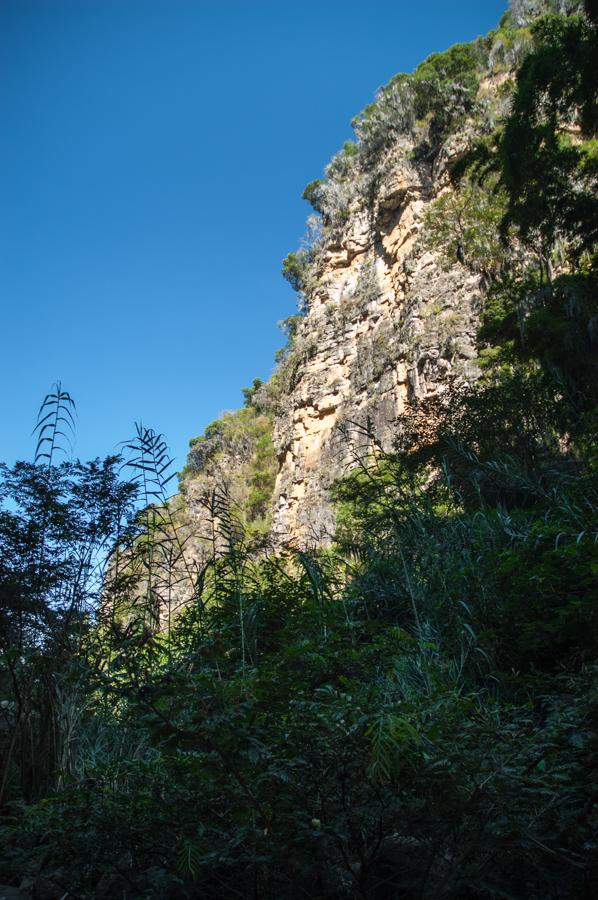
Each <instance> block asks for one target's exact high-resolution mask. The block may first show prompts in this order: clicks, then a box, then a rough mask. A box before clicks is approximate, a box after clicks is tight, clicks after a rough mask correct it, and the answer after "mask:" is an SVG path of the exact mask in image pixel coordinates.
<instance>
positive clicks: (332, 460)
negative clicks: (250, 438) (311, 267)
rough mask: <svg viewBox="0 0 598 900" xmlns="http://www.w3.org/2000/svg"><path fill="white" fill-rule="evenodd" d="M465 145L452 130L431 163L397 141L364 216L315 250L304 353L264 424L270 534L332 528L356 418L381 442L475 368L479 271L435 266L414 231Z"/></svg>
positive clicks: (359, 442) (388, 442)
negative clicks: (270, 479) (269, 451)
mask: <svg viewBox="0 0 598 900" xmlns="http://www.w3.org/2000/svg"><path fill="white" fill-rule="evenodd" d="M463 143H464V140H463V139H460V138H459V136H458V135H457V136H453V137H451V139H450V140H449V141H447V142H446V144H445V146H444V147H443V148H442V150H441V152H440V153H439V154H437V155H436V156H435V158H434V161H433V162H419V163H417V164H416V163H414V162H412V161H411V160H410V159H409V156H410V150H412V149H413V148H410V147H409V145H406V144H405V143H404V142H403V144H402V146H401V148H400V149H399V151H398V152H397V153H396V157H395V159H394V161H392V162H391V165H390V166H389V167H388V169H387V172H386V175H385V177H384V178H383V180H381V182H380V184H379V185H378V188H377V190H376V194H375V196H374V198H373V202H372V203H371V206H370V210H369V211H368V213H367V214H366V213H364V212H357V213H356V214H354V215H352V216H351V217H350V218H349V220H348V222H347V223H346V226H345V228H344V229H343V231H342V233H341V234H339V235H336V236H334V237H330V238H328V239H324V240H323V241H322V244H321V246H320V248H319V249H318V251H317V255H316V261H315V268H316V279H317V282H316V287H315V289H313V290H312V292H311V295H310V302H309V306H308V310H307V314H306V316H305V318H304V319H302V320H301V321H300V323H299V326H298V330H297V341H298V342H300V343H301V345H302V346H305V348H306V350H305V353H304V356H303V358H302V362H301V365H300V366H299V367H298V369H297V372H296V375H295V378H294V383H293V385H292V388H291V390H290V392H289V394H288V397H287V398H286V403H285V404H284V409H283V411H282V412H281V413H279V414H278V416H277V417H276V419H275V424H274V441H275V445H276V451H277V456H278V460H279V465H280V470H279V474H278V477H277V480H276V487H275V492H274V493H275V497H274V516H273V535H274V537H275V539H276V540H277V541H278V542H279V543H286V542H290V543H292V544H295V545H304V544H309V543H322V542H325V541H326V540H328V539H329V538H330V536H331V535H332V534H333V533H334V528H335V517H334V511H333V508H332V506H331V503H330V486H331V484H332V483H333V482H334V481H335V480H336V479H337V478H339V477H340V476H342V474H343V473H344V472H345V471H346V470H347V469H348V468H350V467H351V465H352V464H354V462H355V457H356V454H357V455H359V453H362V452H364V451H365V449H366V448H365V447H364V444H367V440H368V438H367V436H365V435H364V434H363V432H362V427H363V426H366V425H367V424H368V423H369V428H370V431H372V432H373V433H374V434H375V437H376V440H377V441H379V442H380V444H381V445H382V447H383V448H384V449H388V450H390V449H392V446H393V439H394V437H395V435H396V431H397V425H398V422H399V420H400V417H401V415H402V414H403V413H404V411H405V408H406V406H407V405H408V404H410V403H412V402H413V401H414V400H419V399H422V398H425V397H428V396H430V395H435V394H439V393H441V392H443V391H445V390H447V389H448V388H449V385H450V386H452V387H454V386H455V385H458V384H459V383H467V382H470V381H472V380H473V379H475V378H476V376H477V374H478V370H477V368H476V366H475V363H474V359H475V356H476V351H475V341H474V337H475V332H476V329H477V327H478V320H479V312H480V305H481V299H482V288H481V285H480V278H479V277H478V276H474V275H471V274H470V273H469V272H468V271H467V270H466V269H464V268H463V267H462V266H460V265H456V266H454V267H452V268H450V269H448V270H447V269H446V268H443V267H442V266H441V264H440V261H439V260H438V259H437V258H436V256H435V255H434V254H432V253H430V252H427V251H425V250H424V249H423V247H422V241H421V240H420V237H421V234H420V232H421V229H422V227H423V224H422V219H423V213H424V211H425V209H426V207H427V205H428V204H429V203H430V202H431V201H432V200H433V199H435V198H436V197H437V196H438V195H439V194H440V193H441V192H442V191H444V190H447V189H448V175H447V166H448V165H449V164H450V162H451V161H452V160H453V159H455V158H456V157H458V156H459V155H460V154H461V153H462V152H463ZM411 155H412V154H411ZM360 426H361V427H360Z"/></svg>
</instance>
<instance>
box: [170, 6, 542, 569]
mask: <svg viewBox="0 0 598 900" xmlns="http://www.w3.org/2000/svg"><path fill="white" fill-rule="evenodd" d="M529 41H530V36H529V31H527V29H526V28H519V27H516V28H515V27H513V26H512V24H509V22H508V17H507V22H506V25H503V24H501V28H499V29H498V30H497V31H496V32H494V33H493V34H492V35H490V36H489V37H488V38H483V39H482V38H480V39H478V40H477V41H475V42H474V43H473V44H468V45H457V46H456V47H453V48H451V49H450V50H449V51H447V52H446V53H444V54H435V55H434V56H432V57H430V58H429V60H427V61H425V62H424V63H423V64H422V65H421V66H420V67H418V69H416V70H415V72H414V73H413V74H412V75H410V76H404V75H400V76H397V77H396V78H394V79H392V80H391V82H390V83H389V84H388V85H387V86H386V87H385V88H383V89H382V90H381V91H380V92H379V95H378V97H377V99H376V102H375V103H374V104H372V105H371V106H370V107H368V108H367V109H366V110H365V111H364V112H363V113H362V114H361V115H360V117H358V119H357V120H356V122H355V126H356V134H357V141H356V143H351V142H349V143H348V144H347V145H345V148H344V149H343V151H342V152H341V153H339V154H337V156H336V157H334V158H333V160H332V162H331V163H330V165H329V166H328V167H327V170H326V178H325V179H324V181H321V182H314V183H313V185H310V186H308V189H306V195H305V196H306V198H307V199H310V200H311V202H312V204H313V206H314V208H315V209H316V211H317V212H318V214H319V217H318V220H317V223H316V234H315V237H313V236H312V239H311V241H310V243H309V246H308V248H307V250H303V251H300V253H299V254H291V256H294V257H295V259H294V262H293V265H294V266H295V267H296V268H297V273H296V275H295V276H294V277H295V281H296V286H297V287H298V289H299V291H300V295H301V301H302V313H303V314H302V315H301V316H299V317H297V319H296V321H295V322H294V324H293V334H292V338H291V341H290V343H289V346H288V348H287V350H286V353H285V356H284V357H283V359H282V361H281V362H279V365H278V368H277V370H276V371H275V373H274V375H273V377H272V379H271V381H270V382H269V383H268V384H267V385H264V386H262V387H261V388H259V389H258V390H257V391H256V392H255V394H254V396H252V398H251V401H250V404H249V406H250V408H253V410H254V413H255V415H267V416H268V418H269V421H270V422H271V426H272V443H273V449H274V452H275V457H276V460H277V465H276V470H277V473H276V475H275V481H274V480H272V482H271V483H270V486H269V487H268V490H269V491H270V495H269V496H270V501H271V502H270V503H269V516H268V517H267V518H268V519H269V524H270V523H271V528H270V534H271V536H272V538H273V540H274V543H275V544H276V545H277V546H278V547H281V546H285V545H291V546H305V545H313V544H321V543H323V542H324V543H325V542H326V541H328V540H329V539H330V537H331V535H333V534H334V530H335V515H334V509H333V505H332V503H331V498H330V487H331V485H332V484H333V483H334V482H335V481H336V480H337V479H338V478H340V477H341V476H342V475H343V474H344V473H345V472H346V471H347V470H348V469H349V468H350V467H351V466H352V465H354V464H355V462H356V459H357V458H358V457H359V455H360V454H362V455H363V454H364V453H367V450H368V447H367V444H368V442H369V441H371V436H372V434H373V435H375V439H376V440H377V442H379V444H381V445H382V447H383V448H384V449H385V450H391V449H392V447H393V442H394V440H395V438H396V435H397V430H398V428H399V426H400V420H401V416H402V415H403V414H404V412H405V410H406V409H407V408H408V407H409V406H410V405H413V404H415V403H418V402H419V401H421V400H423V399H425V398H427V397H430V396H437V395H439V394H441V393H443V392H445V391H447V390H451V389H455V388H458V387H459V386H463V385H467V384H470V383H471V382H472V381H474V380H475V379H476V378H477V377H478V374H479V369H478V366H477V363H476V357H477V349H476V343H475V335H476V332H477V329H478V326H479V318H480V312H481V309H482V306H483V298H484V283H485V277H484V274H483V273H484V267H483V266H481V267H480V266H477V267H476V266H472V265H470V264H468V265H467V266H466V265H464V264H463V263H464V262H466V261H467V260H466V259H465V256H461V255H460V253H459V252H457V253H456V255H455V254H453V258H452V259H450V258H447V255H446V254H443V253H442V252H441V250H440V249H439V248H438V246H437V245H435V244H434V242H431V241H429V240H428V239H427V238H428V237H429V235H427V231H429V230H430V224H429V222H430V220H429V217H428V215H427V211H428V210H430V208H431V207H432V206H433V205H434V204H436V205H437V203H436V202H437V201H438V198H441V197H443V196H447V195H448V194H450V192H451V191H453V187H452V185H451V181H450V177H449V174H450V171H451V167H452V166H453V164H454V163H455V162H457V161H458V160H459V159H460V158H461V157H462V156H463V154H464V153H465V152H466V151H467V150H468V149H469V148H470V147H471V146H472V145H473V143H474V142H475V141H476V140H477V139H478V138H479V137H480V136H483V135H484V134H488V133H490V132H491V131H492V129H493V128H494V127H495V125H496V123H497V121H499V120H500V118H501V116H502V115H503V114H504V112H505V110H506V108H507V107H508V103H509V96H510V87H509V85H511V87H512V84H511V83H510V79H509V74H510V72H511V71H512V69H513V66H514V65H516V64H517V63H518V61H519V60H520V59H521V58H522V55H524V53H525V51H526V47H527V46H529ZM474 205H475V199H474ZM473 212H474V215H475V213H476V210H475V209H474V211H473ZM495 230H496V229H495ZM460 259H462V260H463V261H462V262H461V261H460ZM468 262H469V261H468ZM299 270H300V271H299ZM241 412H242V413H243V414H244V415H247V414H248V413H247V410H245V411H241ZM193 452H194V451H193V448H192V451H191V456H193ZM254 453H255V446H254V444H252V442H251V441H249V443H248V444H247V445H246V446H245V447H244V450H243V453H242V454H241V456H240V457H239V460H240V462H239V465H238V466H236V467H235V464H234V460H235V458H236V456H238V453H237V454H235V452H233V453H232V454H231V452H230V448H229V447H228V446H227V444H226V441H224V443H222V442H221V446H220V449H219V451H218V454H217V455H216V457H213V458H212V461H211V462H210V465H209V466H208V467H207V468H206V467H205V466H201V465H200V466H199V468H198V471H196V472H191V473H190V474H188V475H187V477H186V478H185V480H184V482H183V487H184V495H185V496H186V497H187V510H186V515H187V519H188V526H189V529H190V532H191V533H192V534H193V533H194V532H195V533H196V534H200V533H203V530H205V513H206V504H205V497H206V496H207V493H209V490H210V484H211V481H212V480H213V479H212V475H213V473H214V472H219V473H220V475H219V477H222V478H223V480H224V481H225V482H226V481H228V482H235V479H236V483H237V488H236V490H237V493H239V479H240V480H241V481H242V480H243V478H245V475H244V474H243V473H245V472H247V471H248V468H247V467H248V465H249V467H250V468H251V466H253V470H255V465H254V462H255V460H254ZM218 459H219V460H220V461H221V462H222V463H223V464H222V465H219V466H218V465H214V460H216V461H217V460H218ZM252 459H253V460H254V462H253V463H252V462H251V460H252ZM237 470H238V471H237ZM270 471H271V474H272V475H274V472H273V470H270ZM242 493H243V491H242V490H241V494H242ZM200 495H201V496H200ZM266 505H268V504H266ZM250 519H251V516H249V520H250ZM265 521H266V518H265V516H264V514H263V510H262V523H263V522H265ZM190 543H191V544H192V545H193V546H194V547H195V550H194V553H195V554H196V555H197V556H201V549H200V547H199V544H198V541H197V540H196V539H195V538H194V539H193V540H192V541H191V542H190Z"/></svg>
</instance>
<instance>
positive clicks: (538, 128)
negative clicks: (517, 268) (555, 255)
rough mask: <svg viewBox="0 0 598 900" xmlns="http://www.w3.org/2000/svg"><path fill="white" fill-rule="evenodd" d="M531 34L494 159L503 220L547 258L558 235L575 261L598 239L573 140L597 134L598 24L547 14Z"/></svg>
mask: <svg viewBox="0 0 598 900" xmlns="http://www.w3.org/2000/svg"><path fill="white" fill-rule="evenodd" d="M533 33H534V38H535V47H534V50H533V52H532V53H530V54H529V55H528V56H527V57H526V59H525V61H524V63H523V65H522V66H521V69H520V70H519V73H518V76H517V90H516V94H515V98H514V103H513V110H512V113H511V115H510V117H509V119H508V121H507V123H506V126H505V130H504V134H503V135H502V137H501V139H500V143H499V158H500V167H501V179H502V183H503V184H504V186H505V188H506V190H507V194H508V199H509V206H508V211H507V216H506V218H505V224H510V223H513V224H515V225H516V226H517V228H518V229H519V233H520V235H521V238H522V239H523V240H524V241H525V242H527V243H528V244H529V245H530V246H532V247H533V248H534V249H535V250H536V252H537V253H538V254H539V255H540V256H541V257H542V258H543V259H544V260H545V261H546V263H547V264H548V263H549V258H550V253H551V249H552V247H553V246H554V243H555V240H556V239H557V238H558V237H559V236H562V237H564V238H565V239H566V241H567V243H568V245H569V253H570V255H571V258H572V259H579V258H580V257H581V256H582V255H583V254H584V253H585V252H588V251H592V250H593V248H594V247H595V245H596V242H597V240H598V201H596V188H597V184H596V175H595V171H594V170H593V167H592V165H591V164H590V165H589V166H588V156H587V150H586V149H584V147H585V145H583V144H582V145H581V146H580V141H579V140H577V139H576V135H580V136H582V137H587V138H593V137H595V134H596V128H597V127H598V106H597V100H596V97H598V76H597V75H596V65H595V60H596V56H597V54H598V30H597V29H596V27H595V26H593V25H592V24H591V23H589V22H588V21H587V20H585V19H583V18H582V17H580V16H571V17H563V16H555V15H552V16H546V17H544V18H542V19H540V20H539V21H538V22H537V23H536V24H535V25H534V27H533ZM556 60H558V65H556V64H555V61H556ZM590 157H591V151H590Z"/></svg>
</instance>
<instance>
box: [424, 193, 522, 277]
mask: <svg viewBox="0 0 598 900" xmlns="http://www.w3.org/2000/svg"><path fill="white" fill-rule="evenodd" d="M505 211H506V198H505V194H504V191H502V190H500V189H499V188H497V187H496V185H495V186H494V189H493V187H492V185H491V184H486V185H484V186H483V187H482V186H480V185H479V184H476V183H475V182H473V181H466V182H465V183H464V184H462V185H460V186H459V188H458V189H457V190H455V191H454V192H453V191H449V192H447V193H445V194H442V195H441V196H440V197H439V198H438V199H437V200H435V201H434V202H433V203H431V204H430V205H429V207H428V208H427V209H426V213H425V216H424V230H423V233H422V242H423V245H424V246H425V247H427V248H428V249H431V250H439V251H440V253H441V258H442V259H443V261H444V263H445V265H446V266H447V267H450V266H453V265H455V263H457V262H460V263H462V264H463V265H465V266H467V268H469V269H470V270H471V271H472V272H478V273H481V274H483V275H485V276H487V277H488V278H494V277H496V276H498V275H499V274H500V272H501V270H502V268H503V266H504V264H505V259H506V254H505V248H504V244H503V243H502V242H501V239H500V232H499V226H500V224H501V222H502V220H503V217H504V215H505Z"/></svg>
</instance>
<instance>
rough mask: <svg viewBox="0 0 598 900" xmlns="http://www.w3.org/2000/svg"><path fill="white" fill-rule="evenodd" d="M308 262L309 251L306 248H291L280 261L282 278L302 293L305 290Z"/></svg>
mask: <svg viewBox="0 0 598 900" xmlns="http://www.w3.org/2000/svg"><path fill="white" fill-rule="evenodd" d="M309 263H310V258H309V253H308V252H307V251H306V250H297V251H294V250H293V251H292V252H291V253H289V254H288V255H287V256H286V257H285V258H284V259H283V261H282V275H283V278H285V279H286V280H287V281H288V282H289V284H290V285H291V287H292V288H293V290H294V291H297V293H302V292H304V290H305V286H306V274H307V270H308V268H309Z"/></svg>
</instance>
